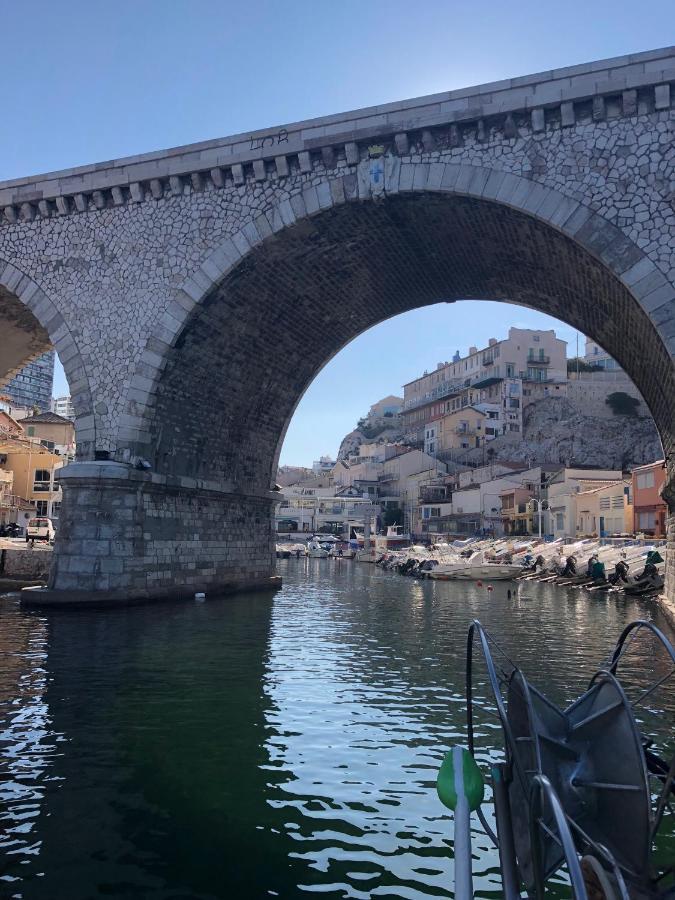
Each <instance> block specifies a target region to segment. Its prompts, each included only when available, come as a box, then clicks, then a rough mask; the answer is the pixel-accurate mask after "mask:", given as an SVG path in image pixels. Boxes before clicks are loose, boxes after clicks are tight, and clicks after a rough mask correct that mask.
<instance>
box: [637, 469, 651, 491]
mask: <svg viewBox="0 0 675 900" xmlns="http://www.w3.org/2000/svg"><path fill="white" fill-rule="evenodd" d="M637 486H638V488H639V490H644V489H646V488H652V487H654V472H653V470H652V471H650V472H639V473H638V477H637Z"/></svg>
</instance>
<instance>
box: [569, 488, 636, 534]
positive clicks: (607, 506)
mask: <svg viewBox="0 0 675 900" xmlns="http://www.w3.org/2000/svg"><path fill="white" fill-rule="evenodd" d="M631 484H632V482H631V479H630V478H622V479H618V480H616V481H610V482H608V483H607V484H603V485H602V486H601V487H592V488H590V489H588V490H583V491H580V492H579V493H578V494H577V497H576V506H577V536H579V537H581V536H586V535H598V537H604V536H611V535H619V534H632V532H633V498H632V490H631Z"/></svg>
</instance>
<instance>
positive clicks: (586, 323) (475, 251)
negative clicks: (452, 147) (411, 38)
mask: <svg viewBox="0 0 675 900" xmlns="http://www.w3.org/2000/svg"><path fill="white" fill-rule="evenodd" d="M631 263H632V260H631V259H627V260H626V268H627V267H628V266H629V265H630V264H631ZM472 298H475V299H489V300H501V301H506V302H510V303H517V304H523V305H526V306H529V307H532V308H535V309H538V310H540V311H542V312H545V313H548V314H550V315H552V316H555V317H557V318H559V319H561V320H563V321H566V322H568V323H569V324H571V325H573V326H574V327H576V328H578V329H579V330H580V331H582V332H584V333H585V334H587V335H589V336H591V337H592V338H593V339H594V340H596V341H597V342H598V343H599V344H601V345H602V346H603V347H604V348H605V349H606V350H607V351H608V352H609V353H611V354H612V355H613V356H614V357H615V358H616V359H618V360H619V362H620V363H621V364H622V365H623V366H624V368H625V369H626V371H627V372H628V373H629V374H630V376H631V377H632V379H633V380H634V382H635V384H636V385H637V387H638V388H639V390H640V391H641V393H642V395H643V396H644V398H645V400H646V402H647V403H648V405H649V407H650V409H651V412H652V414H653V416H654V418H655V421H656V424H657V427H658V428H659V431H660V434H661V437H662V440H663V443H664V447H665V450H666V453H667V454H668V453H669V452H670V450H671V448H672V445H673V418H672V406H673V399H672V398H673V397H675V379H674V377H673V367H672V363H671V359H670V357H669V354H668V353H667V351H666V349H665V347H664V345H663V343H662V341H661V340H660V339H659V337H658V335H657V334H656V331H655V328H654V325H653V324H652V322H651V321H650V319H649V318H648V317H647V315H646V314H645V312H644V311H643V310H642V308H641V307H640V306H639V304H638V303H637V302H636V300H635V299H634V298H633V297H632V296H631V294H630V293H629V292H628V290H627V289H626V288H625V287H624V286H623V285H622V284H621V282H620V281H619V280H618V279H617V278H616V277H615V276H614V275H613V274H612V272H611V270H610V269H609V268H608V266H607V265H606V264H605V262H603V261H601V260H600V259H599V258H598V256H597V255H596V254H594V253H592V252H590V251H589V250H588V249H585V248H584V246H583V244H582V242H581V241H579V242H576V241H572V240H571V239H569V238H568V237H566V236H565V235H564V234H563V233H562V232H560V231H558V230H556V229H554V228H553V227H551V226H549V225H546V224H544V223H543V222H541V221H539V220H536V219H535V218H533V217H531V216H528V215H525V214H523V213H521V212H518V211H516V210H514V209H511V208H509V207H507V206H504V205H500V204H497V203H493V202H489V201H483V200H475V199H470V198H466V197H457V196H447V195H446V196H443V195H438V194H417V195H415V194H409V195H397V196H392V197H387V198H386V199H384V198H382V199H378V200H371V201H368V202H360V203H351V204H346V205H342V206H338V207H335V208H333V209H330V210H328V211H326V212H324V213H322V214H320V215H317V216H315V217H313V218H312V219H306V220H303V221H300V222H298V223H297V224H296V225H294V226H292V227H289V228H287V229H285V230H283V231H281V232H279V233H278V234H277V235H275V236H274V237H272V238H269V239H268V240H266V241H265V242H263V243H262V244H261V245H259V246H258V247H257V248H256V249H254V250H253V251H251V252H250V253H249V254H248V255H247V256H246V257H245V258H244V259H243V260H242V262H241V263H240V264H239V265H238V266H237V267H236V268H235V269H234V270H232V271H231V272H230V274H229V275H227V277H226V278H225V279H224V280H223V281H222V282H221V283H220V284H219V285H218V287H217V288H216V289H214V290H213V291H212V292H211V293H210V294H209V295H208V296H207V297H206V298H205V299H204V300H203V302H202V303H201V304H199V305H198V306H197V308H196V311H195V312H194V313H193V314H192V316H191V317H190V319H189V320H188V322H187V324H186V326H185V328H184V329H183V331H182V333H181V335H180V337H179V338H178V340H177V341H176V342H175V344H174V346H173V348H172V349H171V351H170V354H169V357H168V359H167V360H166V364H165V366H164V370H163V374H162V376H161V379H160V381H159V384H158V386H157V389H156V392H155V394H154V396H153V402H152V404H151V405H150V406H149V407H148V410H147V433H148V434H149V438H148V439H146V440H141V441H139V443H138V444H136V445H134V446H133V447H131V448H130V449H131V451H132V452H133V454H134V455H135V456H137V457H140V458H142V459H144V460H147V465H148V469H147V471H144V470H141V469H130V468H129V466H124V465H122V464H121V463H116V462H111V461H101V462H91V463H86V464H82V466H80V467H79V469H78V467H72V473H71V474H70V476H68V477H67V478H66V479H65V483H66V486H67V489H66V496H65V498H64V508H63V511H62V516H61V527H62V534H61V541H62V543H61V549H60V552H59V559H58V568H57V570H56V571H55V572H54V573H53V576H52V587H53V588H55V589H58V590H57V591H56V593H53V594H52V596H53V597H57V598H58V597H62V598H64V599H66V598H72V597H75V596H76V595H75V594H73V592H74V591H84V592H88V591H91V592H96V596H97V598H98V599H101V598H105V596H109V597H110V599H133V598H134V597H137V598H144V597H153V596H158V597H159V596H166V595H167V594H172V593H174V594H186V593H190V592H193V591H197V590H205V591H216V590H219V589H223V588H233V587H241V586H265V585H269V584H272V583H274V582H273V579H274V571H275V562H274V542H273V538H274V536H273V532H272V510H273V503H274V501H275V499H276V495H275V494H274V493H273V492H272V490H271V489H272V488H273V484H274V478H275V473H276V466H277V461H278V455H279V451H280V447H281V442H282V441H283V437H284V434H285V431H286V428H287V425H288V422H289V420H290V418H291V416H292V414H293V411H294V409H295V407H296V405H297V403H298V401H299V399H300V398H301V396H302V394H303V392H304V391H305V390H306V388H307V386H308V385H309V384H310V383H311V381H312V379H313V378H314V377H315V376H316V374H317V373H318V371H319V370H320V369H321V367H322V366H323V365H324V364H325V363H326V362H327V361H328V360H329V359H330V358H331V357H332V356H333V355H334V354H335V353H337V352H338V351H339V350H340V349H341V348H342V347H343V346H344V345H345V344H346V343H348V342H349V341H350V340H351V339H353V338H354V337H356V336H357V335H359V334H360V333H362V332H363V331H365V330H366V329H368V328H370V327H372V326H373V325H375V324H377V323H378V322H381V321H383V320H384V319H387V318H389V317H391V316H394V315H397V314H400V313H403V312H406V311H408V310H410V309H413V308H416V307H419V306H423V305H428V304H432V303H437V302H439V301H449V302H453V301H455V300H460V299H472ZM461 314H462V310H461V307H458V309H457V315H458V316H459V315H461ZM382 365H383V366H385V367H386V366H387V365H388V360H387V359H383V360H382ZM341 389H342V390H348V391H353V390H354V389H357V390H358V389H359V388H358V386H355V385H353V384H348V385H343V386H336V390H338V391H339V390H341ZM364 396H365V395H364ZM327 403H330V398H327ZM92 558H93V559H94V564H93V565H92ZM61 592H63V593H61ZM78 596H80V597H84V596H85V594H79V595H78Z"/></svg>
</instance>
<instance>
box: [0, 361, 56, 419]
mask: <svg viewBox="0 0 675 900" xmlns="http://www.w3.org/2000/svg"><path fill="white" fill-rule="evenodd" d="M55 360H56V354H55V353H54V351H53V350H49V351H48V352H47V353H43V354H42V356H39V357H38V358H37V359H34V360H33V361H32V362H29V363H28V364H27V365H26V366H24V367H23V369H21V371H20V372H19V373H18V374H17V375H15V376H14V378H12V380H11V381H10V382H9V383H8V384H7V385H5V387H3V389H2V391H3V393H4V394H6V395H7V397H9V398H10V399H11V400H12V401H13V402H14V404H16V405H18V406H24V407H27V408H29V409H32V408H33V407H34V406H37V407H38V409H39V410H40V411H41V412H47V411H49V410H50V409H51V401H52V386H53V384H54V362H55Z"/></svg>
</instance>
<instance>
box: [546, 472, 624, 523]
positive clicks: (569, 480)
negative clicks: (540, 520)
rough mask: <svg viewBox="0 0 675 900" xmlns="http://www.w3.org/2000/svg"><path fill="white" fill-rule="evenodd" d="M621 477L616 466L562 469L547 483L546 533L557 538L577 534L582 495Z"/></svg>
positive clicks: (606, 485)
mask: <svg viewBox="0 0 675 900" xmlns="http://www.w3.org/2000/svg"><path fill="white" fill-rule="evenodd" d="M621 480H622V472H621V471H620V470H616V469H590V468H589V469H584V468H571V467H569V468H561V469H559V471H557V472H556V473H554V474H553V475H552V476H551V477H550V478H549V479H548V483H547V486H546V495H545V496H546V498H547V500H548V507H549V509H548V513H547V517H546V522H547V524H546V532H547V534H552V535H553V536H554V537H556V538H559V537H575V536H576V533H577V523H578V521H579V515H578V499H579V494H581V493H583V492H586V491H590V490H593V489H594V488H600V487H608V486H609V485H611V484H614V483H615V482H618V481H621Z"/></svg>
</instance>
